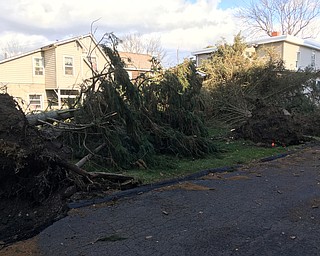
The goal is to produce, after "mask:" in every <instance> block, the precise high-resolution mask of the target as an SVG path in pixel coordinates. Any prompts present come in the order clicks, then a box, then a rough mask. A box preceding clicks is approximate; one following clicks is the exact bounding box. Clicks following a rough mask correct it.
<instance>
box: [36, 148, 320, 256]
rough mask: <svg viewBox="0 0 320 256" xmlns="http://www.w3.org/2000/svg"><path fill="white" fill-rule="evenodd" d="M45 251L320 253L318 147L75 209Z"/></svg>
mask: <svg viewBox="0 0 320 256" xmlns="http://www.w3.org/2000/svg"><path fill="white" fill-rule="evenodd" d="M38 244H39V247H40V249H41V252H42V253H43V255H50V256H55V255H57V256H63V255H68V256H80V255H83V256H89V255H92V256H98V255H99V256H100V255H110V256H118V255H119V256H122V255H128V256H130V255H139V256H140V255H141V256H142V255H143V256H151V255H152V256H158V255H159V256H160V255H161V256H167V255H168V256H174V255H177V256H181V255H188V256H189V255H190V256H202V255H210V256H211V255H213V256H220V255H221V256H222V255H246V256H247V255H259V256H264V255H277V256H278V255H288V256H295V255H296V256H313V255H320V147H312V148H306V149H303V150H301V151H299V152H297V153H295V154H292V155H288V156H286V157H284V158H279V159H276V160H274V161H270V162H264V163H255V164H252V165H249V166H246V167H245V168H242V169H240V170H237V171H235V172H232V173H226V172H223V173H215V174H213V173H211V174H209V175H207V176H204V177H199V178H196V179H193V180H189V181H185V182H180V183H177V184H173V185H171V186H166V187H162V188H157V189H154V190H151V191H147V192H144V193H138V192H137V191H134V193H132V194H131V195H128V196H127V197H124V198H120V199H118V200H116V201H112V202H108V203H103V204H96V205H92V206H87V207H82V208H78V209H73V210H71V211H70V212H69V215H68V216H67V217H66V218H64V219H61V220H59V221H58V222H55V223H54V224H53V225H52V226H50V227H48V228H47V229H45V230H44V231H43V232H41V233H40V235H39V240H38Z"/></svg>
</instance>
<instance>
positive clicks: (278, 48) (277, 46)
mask: <svg viewBox="0 0 320 256" xmlns="http://www.w3.org/2000/svg"><path fill="white" fill-rule="evenodd" d="M274 35H275V36H272V37H268V38H263V39H259V40H255V41H252V42H249V43H248V45H249V47H248V49H247V50H246V51H247V52H248V53H249V52H256V53H257V54H258V56H260V57H264V56H265V53H266V50H267V49H270V48H272V50H273V51H274V53H275V54H278V56H279V58H281V59H282V60H283V61H284V64H285V67H286V68H287V69H289V70H298V69H305V68H306V67H312V68H314V69H316V70H320V42H317V41H315V40H311V39H307V40H305V39H301V38H298V37H294V36H290V35H279V34H274ZM214 51H215V48H214V47H211V48H205V49H202V50H198V51H195V52H193V53H192V54H193V55H194V56H195V57H196V63H197V65H198V66H199V65H201V62H202V61H203V60H204V59H207V58H209V57H210V54H211V53H212V52H214Z"/></svg>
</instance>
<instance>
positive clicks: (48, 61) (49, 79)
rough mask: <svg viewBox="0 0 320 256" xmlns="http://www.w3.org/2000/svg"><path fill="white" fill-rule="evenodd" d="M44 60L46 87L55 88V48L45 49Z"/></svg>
mask: <svg viewBox="0 0 320 256" xmlns="http://www.w3.org/2000/svg"><path fill="white" fill-rule="evenodd" d="M44 61H45V62H44V65H45V84H46V89H55V88H57V77H56V53H55V48H52V49H48V50H46V51H45V54H44Z"/></svg>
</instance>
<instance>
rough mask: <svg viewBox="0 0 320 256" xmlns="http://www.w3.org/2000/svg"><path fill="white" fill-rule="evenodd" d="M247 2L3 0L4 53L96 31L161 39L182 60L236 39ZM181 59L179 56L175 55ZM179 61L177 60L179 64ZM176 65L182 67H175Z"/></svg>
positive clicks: (1, 44) (0, 40)
mask: <svg viewBox="0 0 320 256" xmlns="http://www.w3.org/2000/svg"><path fill="white" fill-rule="evenodd" d="M243 2H244V0H90V1H88V0H68V1H66V0H8V1H4V0H1V2H0V9H1V16H0V31H1V32H0V47H1V48H0V50H2V51H3V48H5V47H6V45H7V44H8V43H9V44H11V45H16V46H17V47H20V48H23V50H32V49H36V48H38V47H41V46H43V45H45V44H47V43H50V42H52V41H56V40H62V39H66V38H69V37H73V36H79V35H83V34H87V33H89V32H90V30H91V28H90V25H91V23H92V22H93V21H94V20H97V19H99V20H98V21H97V22H96V23H94V29H95V31H96V32H95V37H96V39H99V37H100V36H101V35H102V34H103V33H106V32H113V33H114V34H115V35H116V36H118V37H121V35H124V34H128V33H139V34H142V35H146V36H152V37H160V38H161V43H162V46H163V47H164V48H165V49H166V50H167V52H168V54H169V55H171V61H173V60H174V61H176V60H177V58H176V55H177V52H178V53H180V54H179V55H178V57H179V58H180V59H182V58H184V57H188V56H190V55H191V52H192V51H194V50H198V49H201V48H204V47H206V46H208V45H214V44H215V43H216V42H217V41H219V40H220V39H221V38H225V39H226V40H231V39H232V38H233V36H234V35H235V34H237V33H238V32H239V31H240V30H241V27H239V26H237V22H236V21H235V18H234V17H233V13H234V12H235V10H236V8H238V7H239V5H241V3H243ZM174 56H175V57H174ZM174 61H173V62H174ZM172 64H176V63H172Z"/></svg>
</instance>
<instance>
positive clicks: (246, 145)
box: [125, 129, 287, 184]
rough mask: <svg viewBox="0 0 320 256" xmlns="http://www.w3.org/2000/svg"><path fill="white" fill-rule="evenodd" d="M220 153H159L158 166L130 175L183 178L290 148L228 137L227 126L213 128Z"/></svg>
mask: <svg viewBox="0 0 320 256" xmlns="http://www.w3.org/2000/svg"><path fill="white" fill-rule="evenodd" d="M210 136H211V137H212V138H213V140H214V142H215V145H216V146H217V148H218V150H219V153H217V154H212V155H208V156H206V157H205V158H201V159H190V158H183V159H181V158H177V157H173V156H158V159H157V160H158V161H157V162H158V165H157V166H156V167H153V168H150V169H146V170H141V169H139V170H130V171H128V172H126V173H125V174H126V175H130V176H133V177H135V178H137V179H139V180H141V181H142V182H143V183H145V184H147V183H152V182H156V181H161V180H166V179H171V178H177V177H182V176H185V175H188V174H191V173H195V172H198V171H201V170H206V169H212V168H218V167H224V166H234V165H238V164H246V163H249V162H251V161H254V160H258V159H261V158H264V157H269V156H274V155H278V154H281V153H284V152H286V151H287V149H286V148H283V147H277V146H276V147H271V142H270V147H258V146H257V145H256V144H254V143H252V142H250V141H244V140H232V139H228V135H227V132H226V130H225V129H211V130H210Z"/></svg>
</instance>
